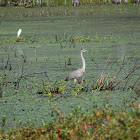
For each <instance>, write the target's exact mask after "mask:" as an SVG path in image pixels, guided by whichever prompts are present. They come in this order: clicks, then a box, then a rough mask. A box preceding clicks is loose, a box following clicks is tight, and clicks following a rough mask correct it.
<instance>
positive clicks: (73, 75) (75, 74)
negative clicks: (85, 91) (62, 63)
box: [66, 69, 83, 80]
mask: <svg viewBox="0 0 140 140" xmlns="http://www.w3.org/2000/svg"><path fill="white" fill-rule="evenodd" d="M82 76H83V71H82V70H81V69H78V70H75V71H73V72H71V73H70V74H69V75H68V77H67V78H66V80H71V79H78V78H80V77H82Z"/></svg>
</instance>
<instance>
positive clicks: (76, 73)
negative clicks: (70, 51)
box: [65, 49, 88, 85]
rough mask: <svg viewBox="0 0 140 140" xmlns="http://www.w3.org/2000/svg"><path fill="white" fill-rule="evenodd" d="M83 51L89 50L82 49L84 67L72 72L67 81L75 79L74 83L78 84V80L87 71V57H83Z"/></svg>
mask: <svg viewBox="0 0 140 140" xmlns="http://www.w3.org/2000/svg"><path fill="white" fill-rule="evenodd" d="M83 52H88V50H85V49H81V58H82V62H83V66H82V68H80V69H78V70H75V71H73V72H71V73H70V74H69V75H68V76H67V77H66V79H65V81H68V80H74V85H75V84H76V80H79V79H80V78H82V76H83V74H84V72H85V69H86V64H85V59H84V57H83Z"/></svg>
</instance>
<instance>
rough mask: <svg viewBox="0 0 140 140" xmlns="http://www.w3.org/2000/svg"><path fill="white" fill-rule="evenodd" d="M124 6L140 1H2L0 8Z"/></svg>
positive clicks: (0, 0) (139, 1) (139, 0)
mask: <svg viewBox="0 0 140 140" xmlns="http://www.w3.org/2000/svg"><path fill="white" fill-rule="evenodd" d="M107 3H109V4H111V3H114V4H122V3H125V4H127V3H140V0H0V6H25V7H28V8H29V7H34V6H56V5H68V6H69V5H73V6H79V5H80V4H81V5H84V4H107Z"/></svg>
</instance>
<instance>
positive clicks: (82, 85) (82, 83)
mask: <svg viewBox="0 0 140 140" xmlns="http://www.w3.org/2000/svg"><path fill="white" fill-rule="evenodd" d="M81 86H83V77H82V78H81Z"/></svg>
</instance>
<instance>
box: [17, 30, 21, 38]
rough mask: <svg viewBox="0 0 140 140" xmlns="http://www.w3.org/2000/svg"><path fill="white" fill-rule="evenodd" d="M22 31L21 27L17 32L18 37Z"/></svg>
mask: <svg viewBox="0 0 140 140" xmlns="http://www.w3.org/2000/svg"><path fill="white" fill-rule="evenodd" d="M21 32H22V29H19V30H18V32H17V36H18V37H19V36H20V34H21Z"/></svg>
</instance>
